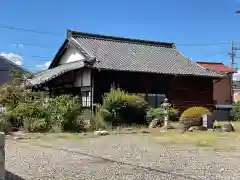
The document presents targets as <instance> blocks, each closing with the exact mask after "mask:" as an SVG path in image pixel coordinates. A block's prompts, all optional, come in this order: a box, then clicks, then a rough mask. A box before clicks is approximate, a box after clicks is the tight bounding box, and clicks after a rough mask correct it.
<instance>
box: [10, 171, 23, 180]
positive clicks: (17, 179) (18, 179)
mask: <svg viewBox="0 0 240 180" xmlns="http://www.w3.org/2000/svg"><path fill="white" fill-rule="evenodd" d="M6 180H25V179H23V178H21V177H20V176H18V175H15V174H13V173H11V172H9V171H6Z"/></svg>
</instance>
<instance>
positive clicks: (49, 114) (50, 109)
mask: <svg viewBox="0 0 240 180" xmlns="http://www.w3.org/2000/svg"><path fill="white" fill-rule="evenodd" d="M44 109H45V113H46V119H47V122H48V125H49V128H50V129H51V130H52V131H53V132H60V131H63V130H65V131H74V130H76V128H78V127H76V126H77V117H78V116H79V115H80V114H81V112H82V111H81V110H82V109H81V105H80V104H79V103H77V101H76V99H75V98H73V97H71V96H69V95H61V96H57V97H56V98H51V99H49V101H48V102H47V103H46V104H45V105H44Z"/></svg>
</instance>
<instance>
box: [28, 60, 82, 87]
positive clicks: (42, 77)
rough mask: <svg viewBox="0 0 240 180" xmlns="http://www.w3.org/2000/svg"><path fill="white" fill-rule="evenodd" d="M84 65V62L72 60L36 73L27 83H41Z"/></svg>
mask: <svg viewBox="0 0 240 180" xmlns="http://www.w3.org/2000/svg"><path fill="white" fill-rule="evenodd" d="M82 67H84V63H83V62H72V63H68V64H63V65H60V66H57V67H55V68H52V69H48V70H45V71H43V72H39V73H37V74H35V75H34V76H33V77H32V78H31V79H28V82H27V85H28V86H35V85H40V84H43V83H45V82H47V81H50V80H52V79H54V78H55V77H57V76H60V75H62V74H64V73H66V72H68V71H71V70H75V69H79V68H82Z"/></svg>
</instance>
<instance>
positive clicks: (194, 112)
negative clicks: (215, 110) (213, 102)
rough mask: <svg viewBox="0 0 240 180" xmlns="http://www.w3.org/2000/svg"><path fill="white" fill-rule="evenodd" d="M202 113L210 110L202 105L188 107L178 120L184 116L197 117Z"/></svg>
mask: <svg viewBox="0 0 240 180" xmlns="http://www.w3.org/2000/svg"><path fill="white" fill-rule="evenodd" d="M203 114H211V112H210V111H209V110H208V109H207V108H204V107H197V106H195V107H190V108H188V109H186V110H185V111H184V112H183V113H182V114H181V116H180V119H179V120H180V121H181V122H182V121H184V119H185V118H199V117H201V116H202V115H203Z"/></svg>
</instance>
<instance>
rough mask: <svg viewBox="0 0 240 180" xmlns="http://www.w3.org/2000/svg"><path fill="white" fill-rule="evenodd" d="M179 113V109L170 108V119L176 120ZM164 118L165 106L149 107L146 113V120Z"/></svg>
mask: <svg viewBox="0 0 240 180" xmlns="http://www.w3.org/2000/svg"><path fill="white" fill-rule="evenodd" d="M177 114H178V110H177V109H175V108H170V109H169V120H170V121H175V119H176V117H177ZM163 118H164V109H163V108H156V109H154V108H149V109H148V110H147V113H146V120H147V122H148V123H150V122H151V121H152V120H154V119H163Z"/></svg>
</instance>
